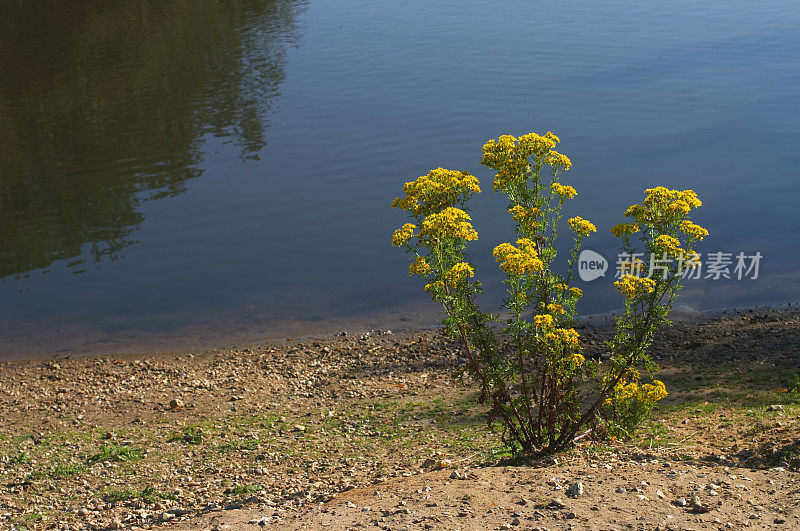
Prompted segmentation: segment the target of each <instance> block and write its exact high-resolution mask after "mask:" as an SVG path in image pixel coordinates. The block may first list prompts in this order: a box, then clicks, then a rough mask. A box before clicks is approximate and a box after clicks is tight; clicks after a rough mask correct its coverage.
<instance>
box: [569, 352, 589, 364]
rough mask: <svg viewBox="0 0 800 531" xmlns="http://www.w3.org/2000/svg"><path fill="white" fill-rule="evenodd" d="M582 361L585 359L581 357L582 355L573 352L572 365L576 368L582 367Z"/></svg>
mask: <svg viewBox="0 0 800 531" xmlns="http://www.w3.org/2000/svg"><path fill="white" fill-rule="evenodd" d="M584 361H586V358H584V357H583V354H580V353H579V352H575V353H574V354H572V363H574V364H575V365H577V366H578V367H580V366H581V365H583V362H584Z"/></svg>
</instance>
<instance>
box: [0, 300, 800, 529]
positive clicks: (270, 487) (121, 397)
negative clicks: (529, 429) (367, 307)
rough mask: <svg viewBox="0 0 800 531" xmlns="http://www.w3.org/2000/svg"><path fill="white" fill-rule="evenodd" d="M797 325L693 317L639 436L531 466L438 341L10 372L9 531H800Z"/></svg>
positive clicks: (766, 315)
mask: <svg viewBox="0 0 800 531" xmlns="http://www.w3.org/2000/svg"><path fill="white" fill-rule="evenodd" d="M799 325H800V311H798V310H797V308H796V307H795V306H789V307H784V308H780V309H753V310H745V311H728V312H724V313H720V314H687V315H683V316H678V318H677V319H676V324H675V325H674V326H673V327H671V328H669V329H667V330H665V331H663V332H662V333H660V334H659V337H658V339H657V341H656V343H655V344H654V353H655V355H656V357H657V359H658V361H659V364H660V366H661V369H660V371H659V373H658V377H659V378H661V379H662V380H664V382H665V383H666V384H667V388H668V390H669V391H670V395H669V397H668V398H667V399H665V400H664V401H662V402H661V404H660V405H659V406H658V408H657V409H656V411H655V412H654V414H653V417H652V419H651V420H650V421H649V422H648V423H647V424H646V425H645V426H643V428H642V433H641V435H640V436H638V437H637V438H636V439H635V440H631V441H603V442H594V443H590V442H588V441H585V442H584V441H582V443H583V444H581V445H579V446H577V447H576V448H573V449H572V450H570V451H568V452H564V453H562V454H559V455H556V456H554V457H551V458H548V459H546V460H543V461H536V460H529V461H525V462H519V461H517V462H514V461H510V460H509V457H510V456H509V455H508V453H507V451H506V449H505V448H503V447H502V446H501V444H500V442H499V440H498V438H497V437H496V436H495V435H493V434H492V433H491V432H489V431H488V430H487V428H486V426H485V420H484V419H485V410H484V409H483V407H481V406H478V405H477V404H475V394H474V389H473V388H472V387H471V386H470V385H469V383H468V382H461V381H459V380H457V379H454V378H453V376H452V374H453V369H454V368H455V367H457V366H458V365H459V363H462V362H463V360H460V359H459V355H458V348H457V346H456V345H454V344H453V343H451V342H449V341H448V340H446V339H445V338H443V337H442V336H441V334H439V333H438V332H435V331H429V332H420V331H416V332H404V333H401V334H389V333H382V332H374V333H370V334H365V335H356V336H353V335H347V336H337V337H333V338H328V339H324V340H316V341H314V340H303V341H283V342H280V343H274V342H273V343H270V344H263V345H253V346H250V347H247V348H231V349H216V350H210V351H207V352H202V353H199V352H198V353H192V354H189V353H183V354H179V355H175V354H171V355H148V356H126V357H123V358H119V359H117V358H108V357H94V358H77V359H69V360H57V361H52V360H50V361H47V360H38V361H37V360H34V361H22V362H7V363H3V364H0V529H14V528H17V529H25V528H56V529H61V528H63V529H83V528H87V529H103V528H132V529H133V528H151V527H163V528H172V529H258V528H260V527H274V528H276V529H294V528H315V529H316V528H325V529H327V528H331V529H339V528H353V529H355V528H375V527H378V528H383V529H402V528H409V529H417V528H418V529H426V528H427V529H433V528H441V529H535V528H539V529H545V528H547V529H566V528H575V529H587V528H588V529H614V528H635V529H639V528H642V529H650V528H662V529H665V528H675V529H690V528H694V529H708V528H738V527H751V528H754V529H764V528H772V527H775V528H782V529H797V528H800V511H799V510H798V508H797V507H798V504H800V474H798V466H799V465H800V419H798V414H799V413H800V392H792V388H793V387H794V384H795V383H797V384H798V385H800V382H796V381H795V380H797V379H800V374H799V373H798V370H800V350H799V347H800V326H799ZM580 332H581V334H582V337H583V339H584V344H585V346H586V354H587V356H588V355H594V356H600V357H602V356H603V344H602V341H603V340H604V339H605V338H606V337H607V336H608V333H609V328H608V322H607V320H606V319H604V318H594V319H587V320H586V321H585V322H584V323H583V326H582V328H581V329H580Z"/></svg>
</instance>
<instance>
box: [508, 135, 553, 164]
mask: <svg viewBox="0 0 800 531" xmlns="http://www.w3.org/2000/svg"><path fill="white" fill-rule="evenodd" d="M553 137H555V135H552V134H551V136H547V135H544V136H540V135H537V134H536V133H528V134H527V135H522V136H521V137H519V145H518V146H517V152H518V153H519V154H520V156H523V157H525V158H527V157H530V156H531V155H536V156H541V155H542V154H544V153H547V152H548V151H550V150H551V149H553V148H554V147H556V142H555V140H554V139H553Z"/></svg>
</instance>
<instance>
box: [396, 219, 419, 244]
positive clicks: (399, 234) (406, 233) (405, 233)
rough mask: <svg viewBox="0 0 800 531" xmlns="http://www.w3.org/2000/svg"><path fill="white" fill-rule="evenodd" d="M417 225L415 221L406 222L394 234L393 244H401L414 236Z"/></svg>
mask: <svg viewBox="0 0 800 531" xmlns="http://www.w3.org/2000/svg"><path fill="white" fill-rule="evenodd" d="M416 228H417V226H416V225H414V224H413V223H406V224H405V225H403V226H402V227H400V228H399V229H397V230H396V231H394V234H392V245H396V246H398V247H399V246H401V245H403V244H404V243H406V242H407V241H408V240H409V239H410V238H411V237H412V236H414V229H416Z"/></svg>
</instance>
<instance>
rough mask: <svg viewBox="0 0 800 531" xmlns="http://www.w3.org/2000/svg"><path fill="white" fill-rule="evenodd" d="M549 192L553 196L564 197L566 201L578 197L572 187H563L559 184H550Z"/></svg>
mask: <svg viewBox="0 0 800 531" xmlns="http://www.w3.org/2000/svg"><path fill="white" fill-rule="evenodd" d="M550 190H551V191H552V192H553V193H554V194H556V195H559V196H561V197H566V198H567V199H572V198H573V197H575V196H576V195H578V192H577V191H576V190H575V188H573V187H571V186H569V185H563V184H561V183H553V184H551V185H550Z"/></svg>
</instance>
